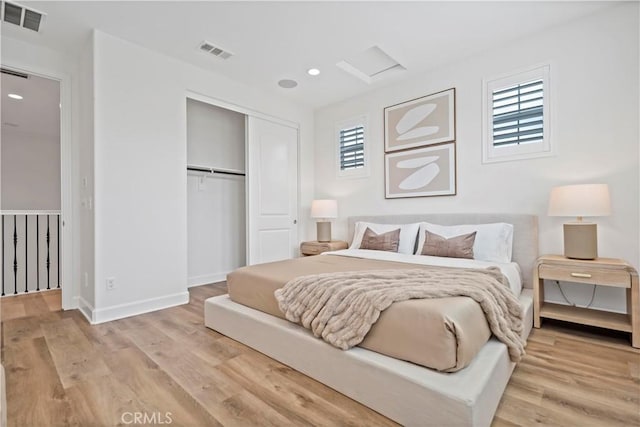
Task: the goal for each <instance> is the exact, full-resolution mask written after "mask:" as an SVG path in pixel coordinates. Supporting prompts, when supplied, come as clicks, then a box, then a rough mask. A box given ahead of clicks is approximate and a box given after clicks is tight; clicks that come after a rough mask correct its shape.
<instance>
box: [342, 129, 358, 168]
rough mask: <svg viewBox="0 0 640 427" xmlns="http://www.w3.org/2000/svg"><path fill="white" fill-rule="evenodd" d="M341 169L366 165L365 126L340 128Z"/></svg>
mask: <svg viewBox="0 0 640 427" xmlns="http://www.w3.org/2000/svg"><path fill="white" fill-rule="evenodd" d="M339 137H340V170H341V171H345V170H349V169H358V168H362V167H364V126H363V125H357V126H353V127H349V128H346V129H340V136H339Z"/></svg>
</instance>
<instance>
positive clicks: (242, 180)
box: [186, 98, 299, 286]
mask: <svg viewBox="0 0 640 427" xmlns="http://www.w3.org/2000/svg"><path fill="white" fill-rule="evenodd" d="M205 101H206V99H194V98H187V171H186V173H187V272H188V280H187V282H188V285H189V286H197V285H203V284H207V283H214V282H219V281H222V280H225V279H226V275H227V273H229V272H231V271H233V270H235V269H236V268H238V267H241V266H244V265H250V264H258V263H264V262H271V261H279V260H282V259H288V258H293V257H295V256H297V255H298V245H299V240H298V211H299V206H298V190H299V182H298V151H299V150H298V127H297V125H296V124H295V123H290V122H287V121H284V120H281V119H277V118H274V117H269V116H266V115H264V114H261V113H257V112H251V111H246V112H243V111H242V110H241V109H237V108H236V107H234V106H230V108H224V107H222V106H221V105H214V104H211V103H208V102H205ZM231 108H234V109H233V110H232V109H231Z"/></svg>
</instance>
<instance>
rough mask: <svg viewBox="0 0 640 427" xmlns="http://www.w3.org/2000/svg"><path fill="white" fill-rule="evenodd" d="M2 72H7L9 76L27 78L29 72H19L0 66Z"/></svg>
mask: <svg viewBox="0 0 640 427" xmlns="http://www.w3.org/2000/svg"><path fill="white" fill-rule="evenodd" d="M0 72H2V74H9V75H10V76H15V77H20V78H21V79H28V78H29V74H25V73H21V72H20V71H13V70H10V69H8V68H4V67H3V68H0Z"/></svg>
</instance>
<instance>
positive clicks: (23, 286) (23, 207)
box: [0, 67, 64, 305]
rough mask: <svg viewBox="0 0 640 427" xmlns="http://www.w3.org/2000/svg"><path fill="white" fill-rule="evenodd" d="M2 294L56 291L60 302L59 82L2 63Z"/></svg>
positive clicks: (52, 295)
mask: <svg viewBox="0 0 640 427" xmlns="http://www.w3.org/2000/svg"><path fill="white" fill-rule="evenodd" d="M1 86H2V100H1V103H2V128H1V132H2V139H1V144H0V159H1V169H0V170H1V176H0V186H1V189H0V194H1V197H0V210H1V211H2V218H1V221H0V227H1V230H2V256H1V257H0V258H1V261H2V275H1V277H0V279H1V285H0V286H1V292H2V296H3V297H11V296H20V295H26V294H30V293H31V294H33V293H36V292H43V291H53V293H52V294H51V295H50V296H49V297H48V298H49V299H52V298H54V297H55V295H56V293H57V298H58V299H59V301H60V305H62V292H63V291H62V289H63V259H64V257H63V244H62V240H63V239H62V237H63V227H64V221H63V219H62V218H63V217H62V210H63V202H62V200H63V197H62V193H63V191H62V189H63V185H62V167H61V165H62V149H61V148H62V146H61V140H62V138H61V107H62V102H61V82H60V80H56V79H51V78H47V77H44V76H41V75H36V74H32V73H28V72H24V71H22V70H18V69H13V68H8V67H7V68H5V67H3V68H2V73H1Z"/></svg>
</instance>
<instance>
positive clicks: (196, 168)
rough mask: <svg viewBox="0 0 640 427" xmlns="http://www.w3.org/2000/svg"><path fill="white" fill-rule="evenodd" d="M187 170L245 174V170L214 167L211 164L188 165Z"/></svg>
mask: <svg viewBox="0 0 640 427" xmlns="http://www.w3.org/2000/svg"><path fill="white" fill-rule="evenodd" d="M187 171H190V172H201V173H209V174H223V175H236V176H245V175H246V174H245V172H244V171H241V170H237V169H224V168H212V167H209V166H197V165H187Z"/></svg>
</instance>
